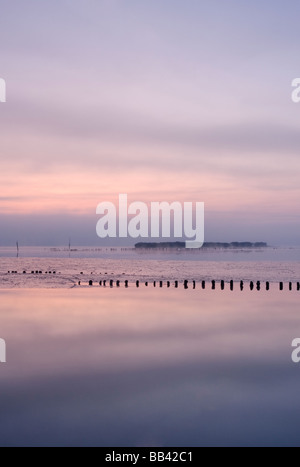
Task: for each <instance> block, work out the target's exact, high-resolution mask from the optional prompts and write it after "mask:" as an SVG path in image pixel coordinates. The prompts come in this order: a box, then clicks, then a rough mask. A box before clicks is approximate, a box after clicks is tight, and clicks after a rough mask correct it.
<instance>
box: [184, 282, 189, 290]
mask: <svg viewBox="0 0 300 467" xmlns="http://www.w3.org/2000/svg"><path fill="white" fill-rule="evenodd" d="M188 283H189V281H187V280H185V281H184V288H185V289H188V288H189V286H188Z"/></svg>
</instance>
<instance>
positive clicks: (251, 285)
mask: <svg viewBox="0 0 300 467" xmlns="http://www.w3.org/2000/svg"><path fill="white" fill-rule="evenodd" d="M250 290H254V282H253V281H251V282H250Z"/></svg>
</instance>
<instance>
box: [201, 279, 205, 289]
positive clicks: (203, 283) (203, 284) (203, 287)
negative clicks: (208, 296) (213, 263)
mask: <svg viewBox="0 0 300 467" xmlns="http://www.w3.org/2000/svg"><path fill="white" fill-rule="evenodd" d="M202 289H203V290H205V281H202Z"/></svg>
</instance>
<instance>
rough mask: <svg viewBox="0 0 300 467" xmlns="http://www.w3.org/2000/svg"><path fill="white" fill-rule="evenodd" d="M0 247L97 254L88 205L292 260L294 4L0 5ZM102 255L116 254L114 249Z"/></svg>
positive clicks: (72, 0) (295, 229)
mask: <svg viewBox="0 0 300 467" xmlns="http://www.w3.org/2000/svg"><path fill="white" fill-rule="evenodd" d="M0 8H1V10H0V58H1V60H0V78H3V79H5V81H6V86H7V102H6V103H5V104H3V103H1V104H0V186H1V190H0V245H2V246H5V245H14V244H15V242H16V240H19V242H20V244H23V245H64V244H67V243H68V239H69V237H71V238H72V242H73V243H74V244H76V245H100V244H101V243H103V240H100V239H99V238H98V237H97V235H96V224H97V221H98V217H97V215H96V207H97V205H98V204H99V203H100V202H103V201H110V202H115V203H116V202H117V199H118V195H119V193H127V194H128V199H129V200H130V201H143V202H146V203H150V202H152V201H168V202H173V201H180V202H185V201H192V202H204V203H205V240H206V241H266V242H268V243H269V244H272V245H273V244H274V245H299V244H300V236H299V230H300V216H299V195H300V189H299V172H300V157H299V148H300V104H295V103H293V102H292V99H291V94H292V91H293V89H292V87H291V83H292V80H293V79H294V78H297V77H300V66H299V58H298V56H299V51H298V49H299V46H298V44H299V39H300V32H299V22H298V19H299V14H300V4H299V2H298V1H296V0H290V1H289V2H288V5H287V2H284V1H278V0H275V1H272V2H271V1H270V0H268V1H267V0H260V1H258V0H253V1H251V2H249V1H246V0H209V1H208V0H207V1H201V0H186V1H182V0H151V1H150V0H149V1H148V0H142V1H141V0H51V1H49V0H47V1H46V0H45V1H43V2H41V1H40V0H27V1H26V2H24V1H21V0H10V1H9V2H4V1H3V0H0ZM117 243H118V242H117Z"/></svg>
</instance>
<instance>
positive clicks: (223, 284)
mask: <svg viewBox="0 0 300 467" xmlns="http://www.w3.org/2000/svg"><path fill="white" fill-rule="evenodd" d="M224 289H225V281H221V290H224Z"/></svg>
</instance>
